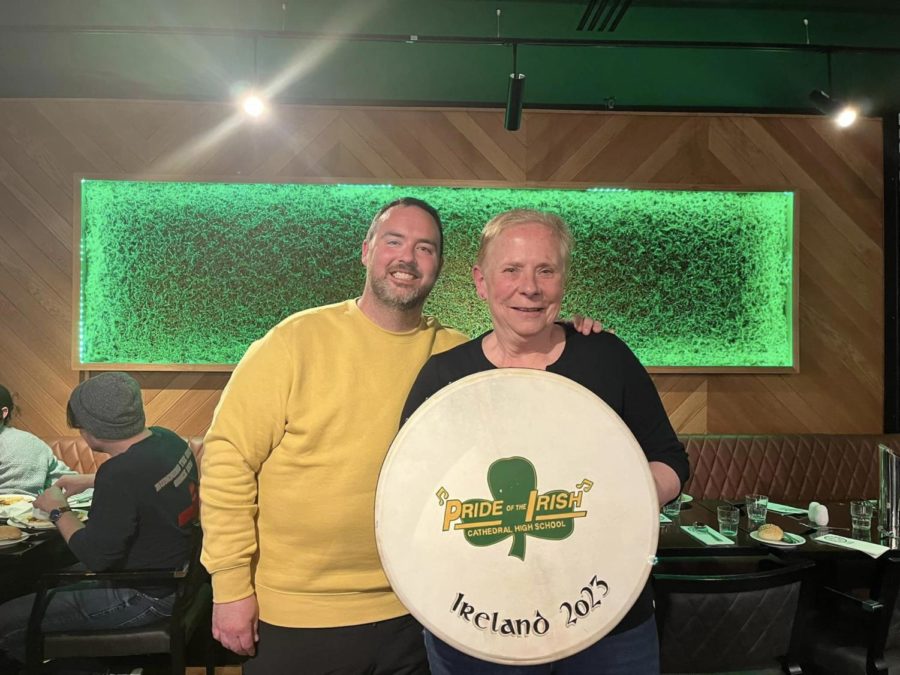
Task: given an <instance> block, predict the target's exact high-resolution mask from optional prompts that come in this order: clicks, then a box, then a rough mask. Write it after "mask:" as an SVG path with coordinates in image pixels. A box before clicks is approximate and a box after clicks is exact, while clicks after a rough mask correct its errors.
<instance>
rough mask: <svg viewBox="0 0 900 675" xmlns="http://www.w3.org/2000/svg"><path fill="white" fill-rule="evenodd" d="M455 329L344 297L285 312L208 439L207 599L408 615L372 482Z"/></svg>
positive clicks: (308, 619)
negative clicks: (387, 554)
mask: <svg viewBox="0 0 900 675" xmlns="http://www.w3.org/2000/svg"><path fill="white" fill-rule="evenodd" d="M466 339H467V338H466V337H465V336H464V335H462V334H461V333H458V332H456V331H452V330H448V329H445V328H443V327H441V326H440V324H438V322H437V321H436V320H434V319H432V318H426V319H423V321H422V323H421V325H420V327H419V328H417V329H416V330H414V331H411V332H408V333H391V332H389V331H386V330H384V329H382V328H380V327H378V326H377V325H376V324H374V323H373V322H371V321H370V320H369V319H368V317H366V316H365V314H363V313H362V311H360V309H359V308H358V307H357V306H356V302H355V301H354V300H348V301H346V302H343V303H340V304H337V305H329V306H326V307H319V308H316V309H311V310H307V311H304V312H300V313H298V314H295V315H293V316H291V317H288V318H287V319H285V320H284V321H282V322H281V323H280V324H278V325H277V326H276V327H275V328H273V329H272V330H271V331H269V333H268V334H267V335H266V336H265V337H263V338H262V339H261V340H258V341H257V342H255V343H253V344H252V345H251V346H250V348H249V349H248V350H247V353H246V354H245V355H244V358H243V359H241V362H240V364H238V366H237V368H236V369H235V371H234V373H233V375H232V377H231V380H230V381H229V383H228V386H227V387H226V388H225V391H224V393H223V395H222V399H221V401H220V402H219V405H218V407H217V408H216V412H215V416H214V418H213V423H212V426H211V428H210V430H209V433H208V434H207V436H206V441H205V444H204V453H203V459H202V471H201V475H202V480H201V482H200V498H201V519H202V522H203V530H204V542H203V564H204V565H205V566H206V568H207V569H208V570H209V571H210V573H211V574H212V580H213V592H214V596H215V601H216V602H230V601H233V600H240V599H242V598H245V597H247V596H249V595H251V594H252V593H254V592H255V593H256V595H257V599H258V601H259V611H260V619H262V620H263V621H265V622H267V623H271V624H274V625H278V626H288V627H307V628H316V627H335V626H351V625H356V624H361V623H368V622H371V621H380V620H383V619H389V618H393V617H396V616H401V615H403V614H406V613H407V611H406V609H405V608H404V607H403V605H401V604H400V601H399V600H398V599H397V597H396V596H395V595H394V593H393V592H392V591H391V588H390V586H389V585H388V582H387V578H386V577H385V575H384V571H383V570H382V569H381V563H380V561H379V558H378V552H377V549H376V546H375V517H374V515H375V513H374V512H375V486H376V483H377V481H378V472H379V471H380V469H381V463H382V461H383V460H384V456H385V454H386V453H387V449H388V447H389V446H390V444H391V441H392V440H393V438H394V435H395V434H396V432H397V427H398V425H399V421H400V412H401V409H402V407H403V404H404V402H405V401H406V396H407V394H408V393H409V389H410V387H411V386H412V383H413V380H414V379H415V377H416V375H417V374H418V372H419V369H420V368H421V367H422V365H423V364H424V363H425V361H426V360H427V359H428V357H429V356H431V355H432V354H436V353H438V352H442V351H446V350H447V349H450V348H451V347H454V346H456V345H458V344H460V343H462V342H465V341H466Z"/></svg>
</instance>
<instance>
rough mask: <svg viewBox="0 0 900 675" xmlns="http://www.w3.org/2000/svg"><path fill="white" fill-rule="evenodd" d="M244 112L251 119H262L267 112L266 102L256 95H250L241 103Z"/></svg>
mask: <svg viewBox="0 0 900 675" xmlns="http://www.w3.org/2000/svg"><path fill="white" fill-rule="evenodd" d="M241 107H242V108H243V109H244V112H245V113H247V115H249V116H250V117H260V116H261V115H262V114H263V113H264V112H265V111H266V104H265V102H264V101H263V100H262V99H261V98H260V97H259V96H258V95H256V94H248V95H247V96H245V97H244V99H243V101H242V102H241Z"/></svg>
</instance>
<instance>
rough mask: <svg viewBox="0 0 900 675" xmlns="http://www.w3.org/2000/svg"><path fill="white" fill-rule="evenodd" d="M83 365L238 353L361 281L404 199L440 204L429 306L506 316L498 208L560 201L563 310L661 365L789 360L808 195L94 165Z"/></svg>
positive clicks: (445, 318) (87, 193)
mask: <svg viewBox="0 0 900 675" xmlns="http://www.w3.org/2000/svg"><path fill="white" fill-rule="evenodd" d="M81 188H82V194H81V200H82V278H81V284H82V287H81V294H80V295H81V305H82V307H81V311H82V316H81V328H80V332H81V336H80V342H81V344H80V350H79V353H80V355H81V359H82V363H85V364H89V363H96V364H102V363H133V364H148V363H149V364H153V363H156V364H228V363H234V362H236V361H238V360H239V359H240V357H241V355H242V354H243V353H244V350H245V349H246V348H247V346H248V345H249V344H250V342H252V341H253V340H254V339H256V338H258V337H260V336H261V335H263V334H264V333H265V332H266V330H268V329H269V328H270V327H271V326H272V325H274V324H275V323H277V322H278V321H279V320H281V319H282V318H284V317H285V316H287V315H289V314H291V313H293V312H295V311H299V310H301V309H305V308H308V307H314V306H317V305H321V304H327V303H331V302H339V301H341V300H344V299H346V298H349V297H354V296H356V295H358V294H359V293H360V291H361V289H362V285H363V280H364V270H363V267H362V266H361V264H360V261H359V253H360V244H361V241H362V238H363V236H364V235H365V232H366V229H367V227H368V224H369V222H370V221H371V218H372V216H373V215H374V213H375V212H376V211H377V209H378V208H379V207H380V206H381V205H382V204H384V203H387V202H389V201H391V200H393V199H395V198H397V197H401V196H414V197H420V198H422V199H425V200H427V201H429V202H430V203H432V204H434V205H435V206H436V207H437V208H438V210H439V211H440V212H441V214H442V217H443V218H444V221H445V237H446V246H445V254H446V261H445V266H444V271H443V273H442V276H441V280H440V281H439V282H438V284H437V286H436V287H435V290H434V292H433V293H432V296H431V298H430V299H429V302H428V304H427V306H426V312H428V313H430V314H434V315H436V316H437V317H438V318H440V320H441V321H442V322H443V323H444V324H446V325H450V326H454V327H456V328H459V329H460V330H463V331H464V332H466V333H468V334H469V335H472V336H474V335H477V334H480V333H481V332H483V331H484V330H487V329H488V328H489V327H490V318H489V315H488V313H487V311H486V309H485V307H484V305H483V303H482V302H481V301H480V300H479V299H478V298H477V297H476V295H475V292H474V287H473V284H472V281H471V273H470V270H471V264H472V261H473V260H474V257H475V251H476V248H477V241H478V234H479V232H480V230H481V227H482V226H483V225H484V223H485V222H486V221H487V220H488V219H489V218H490V217H492V216H493V215H495V214H497V213H499V212H500V211H503V210H505V209H508V208H514V207H525V208H536V209H542V210H550V211H555V212H557V213H559V214H560V215H561V216H562V217H563V218H565V219H566V221H567V222H568V223H569V224H570V226H571V227H572V230H573V233H574V234H575V238H576V247H575V251H574V255H573V264H572V273H571V275H570V279H569V283H568V287H567V294H566V299H565V302H564V304H563V311H564V313H567V314H568V313H571V312H579V313H582V314H587V315H590V316H595V317H599V318H602V320H603V321H604V323H605V324H606V325H608V326H613V327H615V329H616V331H617V333H618V334H619V335H620V336H621V337H622V338H623V339H624V340H625V341H626V342H628V344H629V345H630V346H631V347H632V349H633V350H634V351H635V352H636V353H637V355H638V356H639V358H640V359H641V361H642V362H643V363H644V364H645V365H647V366H674V367H728V366H744V367H748V366H749V367H790V366H792V365H793V349H792V344H793V343H792V340H793V339H794V336H793V334H792V323H793V322H792V315H791V312H792V278H793V271H792V247H793V242H792V237H793V195H792V194H791V193H784V192H730V191H661V190H618V189H614V190H605V189H601V190H586V191H585V190H559V189H496V188H448V187H421V186H406V187H403V186H400V187H398V186H384V185H380V186H374V185H307V184H303V185H298V184H246V183H235V184H229V183H188V182H151V181H111V180H84V181H82V183H81Z"/></svg>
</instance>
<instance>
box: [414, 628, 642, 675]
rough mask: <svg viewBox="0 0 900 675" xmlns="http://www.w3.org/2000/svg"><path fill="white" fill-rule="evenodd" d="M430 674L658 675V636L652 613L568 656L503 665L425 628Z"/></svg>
mask: <svg viewBox="0 0 900 675" xmlns="http://www.w3.org/2000/svg"><path fill="white" fill-rule="evenodd" d="M425 650H426V651H427V652H428V665H429V666H430V667H431V675H461V674H462V673H465V675H549V674H550V673H553V674H555V675H659V638H658V637H657V635H656V621H655V619H653V618H652V617H651V618H650V619H648V620H647V621H645V622H644V623H642V624H641V625H640V626H637V627H635V628H632V629H630V630H626V631H624V632H622V633H617V634H616V635H607V636H606V637H605V638H603V639H602V640H600V641H599V642H595V643H594V644H593V645H591V646H590V647H588V648H587V649H583V650H582V651H580V652H578V653H577V654H573V655H572V656H569V657H568V658H565V659H561V660H559V661H555V662H553V663H545V664H543V665H540V666H503V665H500V664H498V663H490V662H489V661H482V660H481V659H476V658H475V657H472V656H469V655H468V654H463V653H462V652H461V651H459V650H457V649H454V648H453V647H451V646H450V645H448V644H447V643H446V642H443V641H441V640H439V639H438V638H436V637H435V636H434V635H432V634H431V633H429V632H428V631H425Z"/></svg>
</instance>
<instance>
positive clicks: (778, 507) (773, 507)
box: [768, 502, 807, 516]
mask: <svg viewBox="0 0 900 675" xmlns="http://www.w3.org/2000/svg"><path fill="white" fill-rule="evenodd" d="M768 508H769V511H772V512H774V513H780V514H781V515H783V516H805V515H807V510H806V509H798V508H797V507H796V506H788V505H787V504H776V503H775V502H769V507H768Z"/></svg>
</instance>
